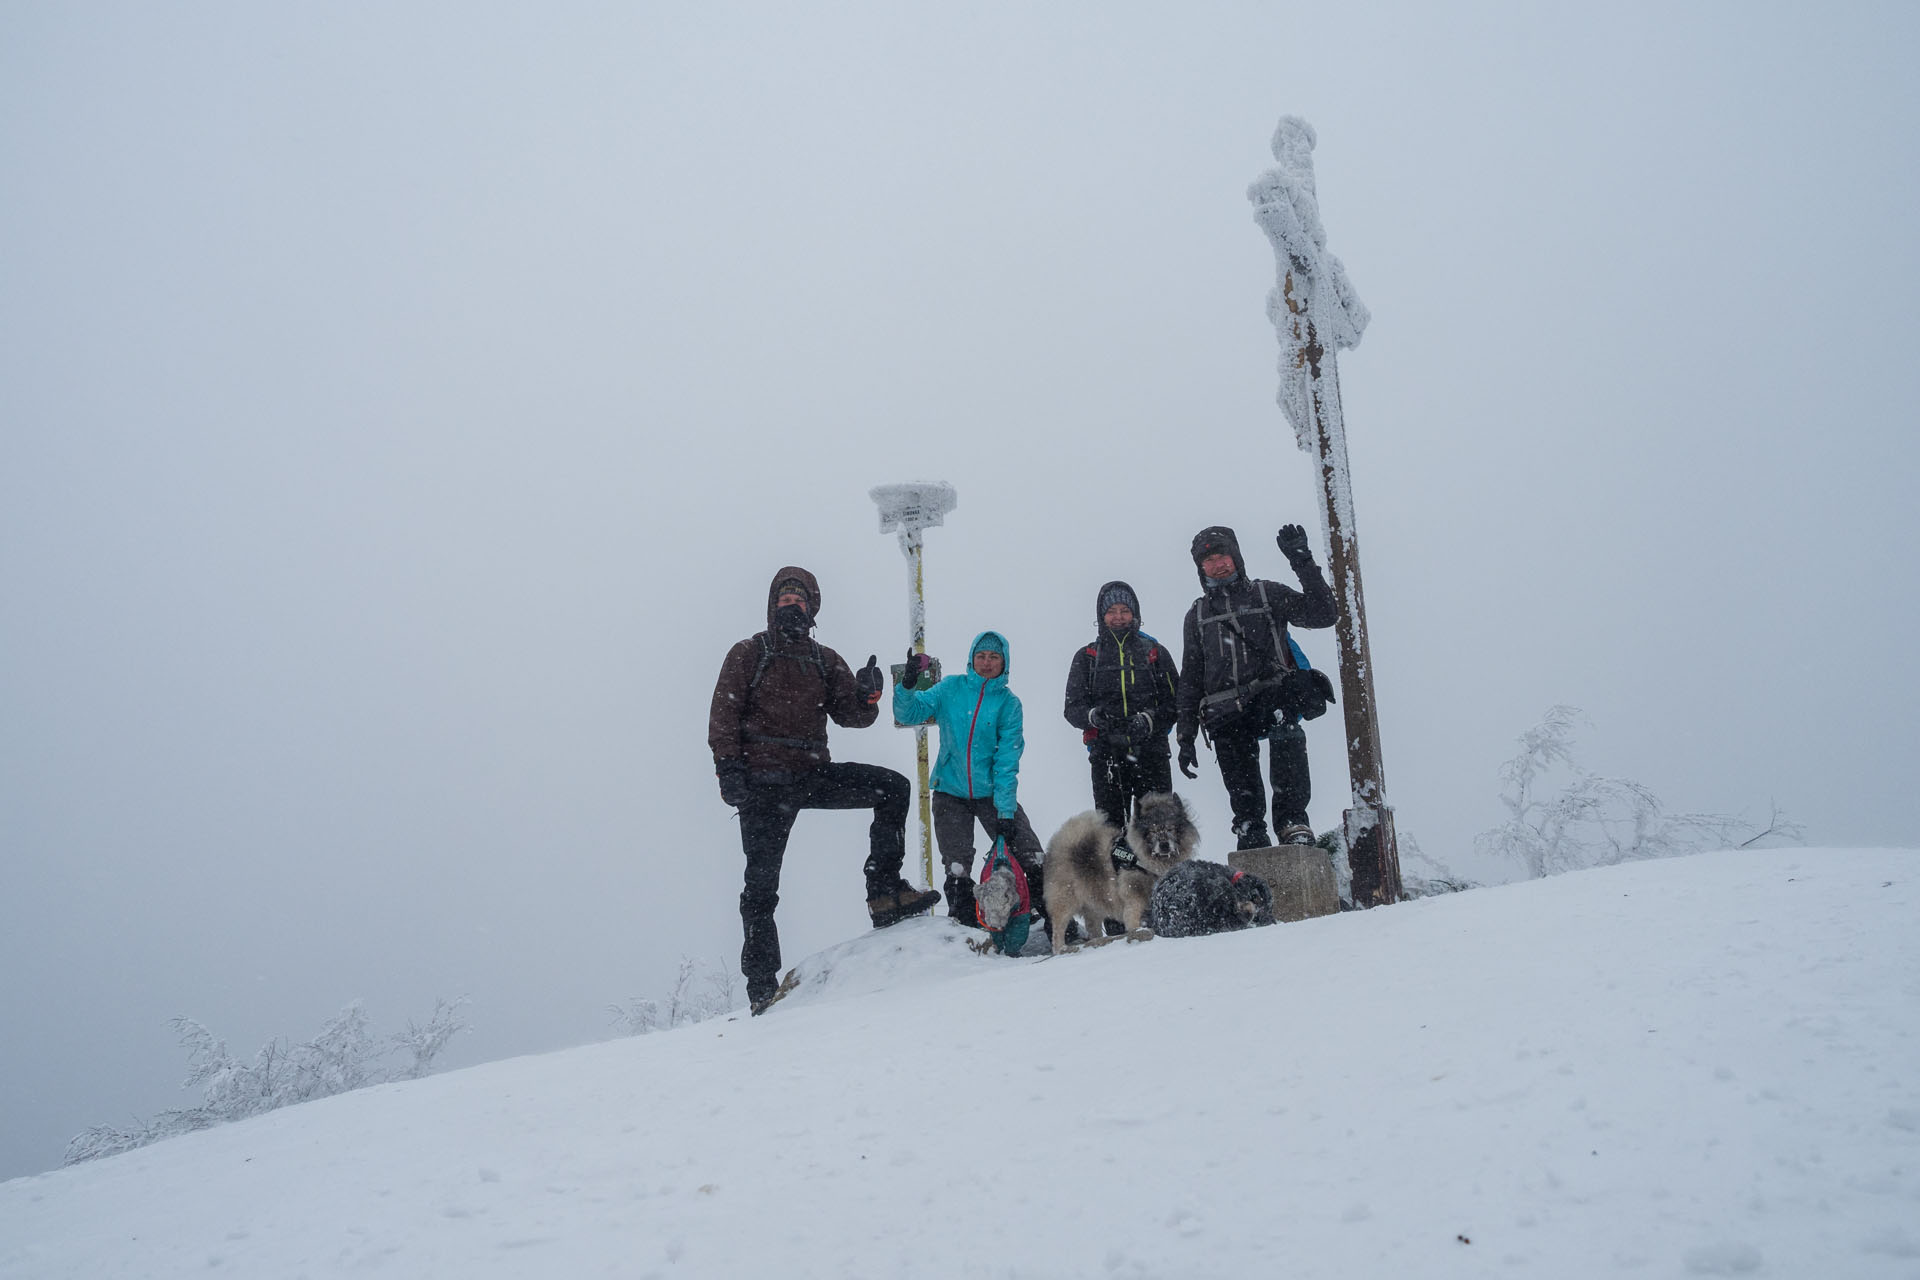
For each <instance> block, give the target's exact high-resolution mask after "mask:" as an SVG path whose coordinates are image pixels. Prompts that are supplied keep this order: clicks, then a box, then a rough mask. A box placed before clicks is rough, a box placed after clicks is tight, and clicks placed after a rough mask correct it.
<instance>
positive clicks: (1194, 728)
mask: <svg viewBox="0 0 1920 1280" xmlns="http://www.w3.org/2000/svg"><path fill="white" fill-rule="evenodd" d="M1275 541H1276V542H1278V543H1279V546H1280V551H1281V553H1282V554H1283V555H1285V556H1286V557H1287V563H1288V564H1290V565H1292V566H1293V571H1294V574H1295V575H1296V576H1298V578H1299V579H1300V586H1301V588H1302V589H1301V590H1299V591H1295V590H1294V589H1293V588H1292V587H1287V586H1282V585H1281V584H1280V583H1278V582H1269V581H1267V580H1265V579H1262V578H1249V577H1248V576H1247V569H1246V564H1245V562H1244V561H1243V560H1242V559H1241V557H1240V542H1239V540H1238V539H1237V538H1236V537H1235V536H1234V533H1233V530H1231V529H1228V528H1225V527H1223V526H1220V525H1215V526H1213V527H1211V528H1207V529H1202V530H1201V531H1200V532H1199V533H1198V534H1196V535H1195V536H1194V539H1193V564H1194V568H1195V569H1197V570H1198V571H1199V573H1200V585H1201V587H1202V588H1204V591H1203V593H1202V595H1201V596H1200V598H1199V599H1198V600H1196V601H1194V603H1193V607H1192V608H1191V609H1189V610H1187V623H1186V633H1185V636H1184V638H1183V640H1184V648H1183V650H1182V655H1181V656H1182V661H1181V667H1180V724H1179V729H1178V731H1177V732H1178V737H1179V741H1180V772H1181V773H1183V774H1185V775H1186V776H1187V777H1189V778H1192V777H1197V776H1198V775H1197V774H1196V773H1195V772H1194V766H1196V765H1197V764H1198V763H1199V759H1200V757H1199V753H1198V751H1196V750H1195V748H1194V739H1195V738H1196V737H1197V736H1198V735H1199V733H1200V732H1201V731H1202V730H1203V729H1204V730H1205V731H1206V734H1207V737H1208V741H1209V742H1211V743H1212V745H1213V753H1214V756H1215V758H1217V759H1218V760H1219V762H1220V777H1221V779H1222V780H1223V781H1224V782H1225V783H1226V784H1227V798H1228V800H1229V801H1230V802H1231V804H1232V806H1233V834H1234V836H1235V838H1236V839H1237V840H1238V842H1239V844H1238V847H1239V848H1242V849H1258V848H1261V847H1263V846H1265V845H1267V844H1270V843H1272V841H1271V840H1270V838H1269V836H1268V832H1267V813H1266V808H1267V806H1266V796H1265V794H1264V792H1263V789H1262V787H1261V782H1260V740H1261V739H1262V738H1267V739H1269V740H1271V742H1272V743H1273V746H1272V748H1271V752H1270V755H1269V760H1268V768H1269V775H1270V777H1271V780H1272V782H1273V825H1274V827H1275V828H1276V829H1277V830H1278V831H1279V833H1280V840H1281V842H1282V843H1283V844H1311V843H1313V828H1312V827H1310V826H1308V825H1307V801H1308V799H1310V798H1311V796H1312V794H1313V787H1312V781H1311V778H1310V777H1309V775H1308V772H1307V734H1306V730H1304V729H1302V728H1301V727H1300V721H1301V720H1302V719H1308V720H1311V719H1312V718H1314V717H1315V716H1317V715H1319V714H1321V713H1322V712H1323V711H1325V710H1326V709H1327V703H1329V702H1331V701H1333V685H1332V683H1331V682H1330V681H1329V680H1328V679H1327V677H1326V675H1325V674H1324V673H1322V672H1318V671H1314V670H1312V669H1311V668H1310V667H1309V666H1308V664H1307V660H1306V655H1305V654H1303V653H1301V652H1300V650H1299V647H1298V646H1297V645H1295V644H1294V643H1293V638H1292V637H1291V636H1289V635H1288V634H1287V626H1288V624H1292V625H1294V626H1297V627H1330V626H1332V625H1333V624H1334V620H1335V618H1336V616H1337V609H1336V607H1335V605H1334V601H1333V590H1332V588H1330V587H1328V586H1327V580H1326V578H1325V576H1324V575H1322V574H1321V572H1320V566H1319V565H1317V564H1315V563H1314V561H1313V549H1312V547H1310V546H1309V545H1308V543H1307V532H1306V530H1305V529H1302V528H1301V527H1300V526H1299V525H1297V524H1290V525H1283V526H1282V527H1281V529H1280V532H1279V534H1278V536H1277V537H1276V539H1275Z"/></svg>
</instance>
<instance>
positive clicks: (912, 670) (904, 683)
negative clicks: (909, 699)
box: [900, 649, 930, 689]
mask: <svg viewBox="0 0 1920 1280" xmlns="http://www.w3.org/2000/svg"><path fill="white" fill-rule="evenodd" d="M929 665H930V664H929V663H928V662H927V655H926V654H924V653H915V652H914V651H913V650H911V649H909V650H907V665H906V669H905V670H904V671H902V672H901V673H900V687H901V688H903V689H915V688H918V687H919V685H920V677H921V676H923V675H925V674H926V670H927V667H928V666H929Z"/></svg>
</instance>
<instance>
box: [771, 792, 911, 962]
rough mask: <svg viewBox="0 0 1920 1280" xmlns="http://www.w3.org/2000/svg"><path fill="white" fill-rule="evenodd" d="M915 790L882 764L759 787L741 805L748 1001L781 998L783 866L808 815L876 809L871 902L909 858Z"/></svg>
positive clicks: (869, 867) (871, 830)
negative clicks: (801, 818)
mask: <svg viewBox="0 0 1920 1280" xmlns="http://www.w3.org/2000/svg"><path fill="white" fill-rule="evenodd" d="M912 796H913V788H912V786H911V784H909V783H908V782H907V780H906V778H905V777H904V776H903V775H901V774H898V773H895V772H894V771H893V770H892V769H883V768H881V767H880V766H879V765H876V764H837V763H836V764H823V765H821V766H820V767H819V768H818V769H814V770H812V771H811V772H808V773H804V774H801V775H800V776H799V777H797V778H794V779H793V780H792V781H789V782H781V783H760V782H755V783H753V784H752V790H751V794H750V795H749V797H748V799H747V803H745V804H743V805H741V806H740V847H741V848H742V849H743V850H744V851H745V852H746V855H747V883H746V888H744V889H742V890H741V891H740V923H741V926H742V928H743V929H744V931H745V934H746V941H745V942H744V943H743V944H742V946H741V948H740V972H741V973H742V974H744V975H745V976H746V979H747V998H748V999H749V1000H762V999H765V998H766V997H767V996H770V995H772V994H773V993H774V990H775V988H776V987H777V985H778V983H777V980H776V979H777V975H778V974H779V972H780V930H779V929H778V927H776V926H775V925H774V922H773V911H774V908H775V907H777V906H779V905H780V863H781V860H782V859H784V858H785V857H786V855H787V837H788V836H789V835H790V834H792V832H793V820H794V818H795V817H797V816H798V815H799V812H800V810H802V809H872V810H873V825H872V826H870V827H868V828H867V861H866V873H867V896H868V897H869V898H872V897H876V896H878V895H879V894H881V893H885V892H888V891H891V890H892V889H893V888H894V886H895V884H896V882H897V881H898V880H899V878H900V865H901V863H903V862H904V861H906V856H907V805H908V802H909V801H910V800H911V799H912Z"/></svg>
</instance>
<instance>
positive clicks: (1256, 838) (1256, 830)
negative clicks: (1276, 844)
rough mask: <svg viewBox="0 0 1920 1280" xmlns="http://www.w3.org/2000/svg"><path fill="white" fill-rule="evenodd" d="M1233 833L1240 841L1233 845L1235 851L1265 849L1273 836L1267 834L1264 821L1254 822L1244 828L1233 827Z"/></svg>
mask: <svg viewBox="0 0 1920 1280" xmlns="http://www.w3.org/2000/svg"><path fill="white" fill-rule="evenodd" d="M1234 834H1235V835H1237V836H1239V838H1240V842H1239V843H1238V844H1236V845H1235V846H1234V849H1235V851H1236V852H1237V851H1238V850H1241V849H1265V848H1266V847H1268V846H1269V845H1271V844H1272V843H1273V837H1272V836H1270V835H1268V834H1267V824H1266V823H1264V822H1256V823H1254V824H1253V825H1252V826H1249V827H1247V828H1246V829H1245V830H1242V829H1240V828H1239V827H1235V828H1234Z"/></svg>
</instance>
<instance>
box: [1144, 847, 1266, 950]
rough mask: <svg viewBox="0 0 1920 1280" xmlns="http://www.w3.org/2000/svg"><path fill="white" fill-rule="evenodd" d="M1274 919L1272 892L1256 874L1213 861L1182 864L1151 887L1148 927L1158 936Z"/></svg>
mask: <svg viewBox="0 0 1920 1280" xmlns="http://www.w3.org/2000/svg"><path fill="white" fill-rule="evenodd" d="M1272 923H1273V890H1271V889H1269V888H1268V887H1267V882H1266V881H1265V880H1262V879H1261V878H1260V877H1259V876H1254V875H1248V874H1247V873H1246V872H1244V871H1234V870H1232V869H1231V868H1228V867H1223V866H1221V865H1220V864H1219V863H1217V862H1182V863H1180V864H1179V865H1178V866H1176V867H1174V868H1173V869H1172V870H1170V871H1168V872H1167V874H1165V875H1163V876H1161V877H1160V879H1159V880H1158V881H1157V882H1156V883H1155V884H1154V886H1153V901H1152V902H1151V903H1149V904H1148V906H1147V927H1148V928H1149V929H1152V930H1153V931H1154V933H1155V934H1156V935H1158V936H1159V937H1162V938H1194V937H1198V936H1200V935H1201V934H1203V933H1226V932H1227V931H1229V930H1232V929H1248V928H1251V927H1253V926H1254V925H1257V924H1272Z"/></svg>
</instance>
